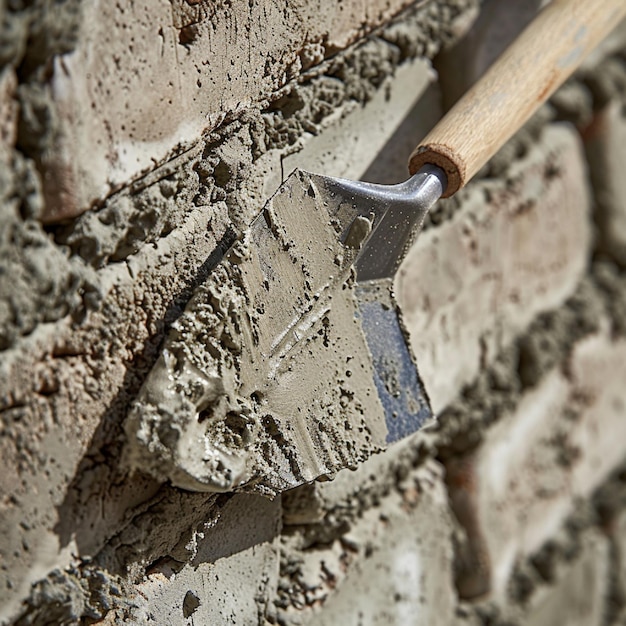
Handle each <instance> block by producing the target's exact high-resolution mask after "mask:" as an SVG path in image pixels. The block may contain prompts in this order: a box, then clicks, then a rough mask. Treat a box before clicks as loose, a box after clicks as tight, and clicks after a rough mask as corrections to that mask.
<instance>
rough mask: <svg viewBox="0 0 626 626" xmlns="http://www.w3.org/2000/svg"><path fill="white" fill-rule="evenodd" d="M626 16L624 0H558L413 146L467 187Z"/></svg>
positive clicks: (452, 185)
mask: <svg viewBox="0 0 626 626" xmlns="http://www.w3.org/2000/svg"><path fill="white" fill-rule="evenodd" d="M624 15H626V0H552V2H551V3H550V4H549V5H548V6H547V7H546V8H545V9H543V10H542V11H541V12H540V13H539V14H538V15H537V17H536V18H535V19H534V20H533V22H532V23H531V24H530V25H529V26H528V27H527V28H526V30H524V32H523V33H522V34H521V35H520V36H519V37H518V38H517V39H516V40H515V42H514V43H513V44H512V45H511V46H510V47H509V48H508V49H507V50H506V51H505V52H504V53H503V54H502V56H501V57H500V58H499V59H498V60H497V61H496V62H495V63H494V65H493V66H492V67H491V68H490V69H489V70H488V71H487V73H486V74H485V75H484V76H483V77H482V78H481V79H480V80H479V81H478V82H477V83H476V84H475V85H474V86H473V87H472V88H471V89H470V90H469V91H468V92H467V93H466V94H465V95H464V96H463V98H462V99H461V100H460V101H459V102H458V103H457V104H456V105H455V106H454V107H453V108H452V109H451V110H450V112H449V113H448V114H447V115H446V116H445V117H444V118H443V119H442V120H441V121H440V122H439V123H438V124H437V126H435V128H434V129H433V130H432V131H431V132H430V133H429V134H428V135H427V136H426V138H425V139H424V141H423V142H422V143H421V144H420V145H419V146H418V147H417V148H415V150H414V151H413V154H411V157H410V160H409V171H410V173H411V175H413V174H415V172H417V171H418V170H419V169H420V168H421V167H422V166H423V165H425V164H427V163H433V164H435V165H438V166H439V167H441V168H442V169H443V170H444V171H445V172H446V174H447V176H448V186H447V188H446V190H445V192H444V194H443V197H444V198H446V197H448V196H451V195H452V194H454V193H455V192H456V191H458V190H459V189H460V188H461V187H463V186H464V185H465V184H466V183H467V182H468V181H469V180H470V179H471V178H472V177H473V176H474V174H476V172H477V171H478V170H479V169H480V168H481V167H482V166H483V165H484V164H485V163H486V162H487V161H488V160H489V159H490V158H491V157H492V156H493V155H494V154H495V153H496V152H497V151H498V149H499V148H500V147H501V146H502V145H503V144H504V143H505V142H506V141H507V140H508V139H509V138H510V137H511V135H513V134H514V133H515V132H516V131H517V130H518V129H519V128H520V127H521V126H522V125H523V124H524V122H526V120H528V118H529V117H530V116H531V115H532V114H533V113H534V112H535V111H536V110H537V108H539V106H540V105H541V104H543V102H545V100H547V99H548V98H549V97H550V95H551V94H552V93H553V92H554V91H555V90H556V89H557V87H559V85H561V84H562V83H563V82H564V81H565V79H566V78H567V77H568V76H569V75H570V74H571V73H572V72H573V71H574V70H575V69H576V68H577V67H578V66H579V65H580V63H581V61H582V60H583V59H584V57H585V56H586V54H587V53H588V52H590V51H591V50H592V49H593V48H594V47H595V46H596V44H598V43H599V42H600V41H601V40H602V39H603V38H604V37H605V36H606V35H607V34H608V33H609V32H610V31H611V30H612V28H613V27H614V26H616V25H617V24H618V22H619V21H620V19H622V18H623V17H624Z"/></svg>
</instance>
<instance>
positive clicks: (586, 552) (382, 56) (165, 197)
mask: <svg viewBox="0 0 626 626" xmlns="http://www.w3.org/2000/svg"><path fill="white" fill-rule="evenodd" d="M522 5H524V6H522ZM535 5H536V3H533V2H526V0H519V1H518V0H516V6H517V8H518V9H520V7H521V9H520V11H522V13H523V12H524V11H526V12H528V10H529V7H534V6H535ZM480 7H481V3H480V2H478V1H477V0H426V1H421V0H420V1H418V2H408V1H407V2H405V1H404V0H389V1H380V0H371V1H370V0H368V1H367V2H356V1H352V0H343V2H337V3H331V4H329V3H322V2H317V3H306V2H299V1H297V0H285V1H284V2H282V3H281V2H279V3H276V2H266V1H265V0H253V1H251V2H249V3H243V4H242V3H231V2H208V1H206V2H205V1H204V0H200V1H196V0H171V1H166V0H162V1H159V2H158V3H147V2H127V1H126V0H121V1H120V2H117V3H113V4H111V3H106V2H105V3H102V2H96V1H95V0H83V1H82V2H81V1H79V0H59V1H55V2H52V1H51V0H33V1H29V2H21V1H19V0H7V1H6V2H0V219H1V220H2V228H1V229H0V420H1V421H0V455H1V457H2V459H3V467H4V468H5V471H4V472H3V474H2V477H1V478H0V622H1V623H3V624H15V625H21V624H23V625H27V624H28V625H31V626H37V625H39V624H47V623H54V624H94V623H101V624H118V623H131V624H133V623H134V624H144V623H154V624H181V625H183V624H185V625H188V624H194V623H195V624H198V623H201V622H210V623H237V624H268V623H269V624H285V625H286V624H290V625H294V626H295V625H296V624H306V623H312V624H332V623H344V622H346V623H355V624H358V623H363V624H366V623H367V624H377V625H378V624H398V625H400V624H402V625H404V624H408V623H415V624H423V623H424V624H425V623H428V624H437V623H441V624H456V623H458V624H466V625H467V626H469V625H470V624H471V625H472V626H474V625H476V626H478V625H479V624H480V625H485V624H491V625H492V626H493V625H495V624H499V625H500V626H504V624H511V623H528V624H537V625H539V624H548V623H560V622H563V623H565V622H568V621H569V622H571V623H581V624H582V623H589V624H596V623H602V622H601V619H604V622H605V623H606V624H607V625H609V624H610V625H611V626H612V624H613V623H618V620H619V619H623V614H624V606H626V602H625V601H624V598H626V581H625V578H626V577H625V576H624V571H623V564H624V558H623V553H624V547H623V545H622V543H623V541H622V538H621V536H620V533H621V532H622V531H621V530H620V529H623V526H624V522H623V519H622V518H623V510H624V507H625V506H626V498H622V497H620V496H616V495H615V494H619V493H622V492H621V491H620V489H621V487H620V485H622V483H623V476H622V474H623V462H624V451H623V446H621V441H622V439H623V436H620V434H619V433H621V431H622V430H623V426H622V423H623V419H622V418H623V407H624V406H625V405H624V403H625V402H626V399H624V395H623V390H622V385H621V380H622V379H623V376H622V375H621V369H622V367H623V363H624V362H625V361H626V356H625V355H624V337H625V336H626V324H625V323H624V319H625V314H626V313H625V312H626V280H625V278H624V259H623V255H622V251H621V248H620V241H621V239H620V237H621V231H620V228H621V226H620V224H621V223H622V221H623V219H622V218H623V213H624V211H623V208H624V206H625V204H624V201H625V198H624V197H623V196H624V191H623V189H622V186H621V183H620V180H621V179H620V174H619V172H620V169H619V160H620V154H621V152H620V146H619V137H620V136H621V135H620V134H619V133H621V125H622V122H623V120H622V119H621V117H620V115H621V109H622V108H623V104H624V85H625V84H626V83H625V82H624V76H626V73H625V71H624V67H625V63H624V49H625V47H624V39H623V30H619V31H617V32H616V34H615V35H614V36H612V38H611V39H610V40H608V41H607V42H606V43H605V44H604V45H603V47H602V49H601V50H600V51H599V52H597V53H595V54H594V55H593V57H592V58H591V60H590V61H588V63H587V64H586V65H585V66H584V67H583V68H582V70H581V71H580V72H579V74H578V75H577V76H576V77H575V78H574V79H572V81H570V83H568V85H567V86H566V87H565V88H564V89H563V90H561V91H560V92H559V94H557V95H556V96H555V97H554V99H553V100H552V102H551V103H550V104H549V105H548V106H546V107H544V109H542V111H541V112H540V113H539V114H538V115H537V116H536V117H535V118H534V119H533V120H531V122H530V123H529V125H528V126H527V127H526V128H525V129H523V130H522V131H521V132H520V133H519V134H518V135H517V136H516V137H515V138H513V139H512V140H511V141H510V142H509V143H508V144H507V145H506V146H505V147H504V148H503V150H502V151H501V152H500V154H499V155H497V157H496V158H494V160H493V161H492V162H491V163H490V164H489V165H488V166H486V167H485V168H484V169H483V171H482V172H481V175H480V176H481V178H480V180H477V181H475V183H473V185H472V186H471V187H470V188H469V189H468V190H467V191H466V192H464V193H462V194H460V195H459V197H458V198H456V199H453V200H449V201H446V202H443V203H441V204H439V205H438V207H437V208H436V210H435V211H433V213H432V214H431V216H430V217H429V219H428V221H427V223H426V231H425V232H424V233H423V234H422V236H421V237H420V238H419V239H418V241H417V245H416V246H414V248H413V250H412V251H411V253H410V255H409V258H408V259H407V260H406V263H405V264H404V265H403V271H402V275H401V276H400V278H399V281H398V283H397V284H396V296H397V297H396V301H397V303H399V305H400V308H401V309H402V310H401V313H402V316H403V317H402V319H403V320H404V325H405V328H406V330H407V331H408V332H409V333H410V336H411V342H412V349H413V351H414V352H415V354H416V356H417V362H418V366H419V370H420V373H421V374H422V377H423V378H424V380H425V382H426V385H427V389H428V391H429V392H430V393H431V398H432V399H434V401H435V406H436V409H437V412H438V413H439V420H438V422H437V423H434V424H432V425H431V426H429V427H428V428H426V429H424V430H422V431H420V432H419V433H417V434H415V435H413V436H411V437H409V438H407V439H406V440H404V441H402V442H400V443H397V444H394V445H392V446H391V447H390V448H389V450H388V451H387V452H385V453H384V454H379V455H374V456H370V454H371V453H372V452H374V451H376V450H378V449H379V448H380V447H382V445H381V442H382V439H384V436H383V435H384V433H383V432H382V428H379V426H380V424H381V423H382V419H383V418H382V413H381V409H380V406H379V403H378V401H377V399H376V394H375V393H374V392H373V388H372V384H371V381H372V362H371V360H370V354H369V353H368V350H367V348H366V347H365V345H364V337H363V335H362V334H361V333H360V330H359V322H358V319H356V318H355V315H354V313H355V302H354V285H353V277H352V275H351V272H350V270H349V262H350V255H351V254H353V253H354V251H353V250H352V251H351V250H346V248H345V247H344V246H343V244H339V243H338V239H337V237H336V235H337V233H336V232H333V229H332V228H331V227H329V220H328V217H329V216H325V215H324V214H323V211H321V210H320V207H319V206H318V205H317V204H316V200H315V198H314V197H313V196H314V195H315V194H313V196H312V195H309V194H308V190H309V189H310V188H311V187H310V186H309V185H308V184H304V183H303V186H302V189H301V192H302V198H301V199H300V201H299V204H301V200H304V201H305V204H306V203H308V204H307V205H306V206H307V207H308V210H307V211H306V213H304V212H302V214H298V213H297V212H296V211H294V210H293V206H292V207H291V208H290V209H289V208H288V209H285V210H286V211H287V213H281V216H282V217H284V216H285V215H287V214H289V219H288V220H286V221H284V220H283V219H282V217H281V219H279V220H274V222H272V211H271V206H270V208H269V210H268V211H267V212H266V214H265V217H263V216H262V217H261V219H265V218H267V220H268V229H267V231H266V233H267V234H268V235H269V234H271V237H270V238H273V241H272V243H271V245H270V246H269V247H268V248H267V249H266V250H267V257H266V258H261V257H262V255H261V256H259V255H257V252H258V250H259V246H258V243H259V242H258V241H255V240H254V238H253V237H252V236H251V234H252V233H253V232H254V230H251V229H250V226H251V223H252V222H253V220H254V219H255V218H256V217H257V216H259V215H260V214H261V213H262V209H263V206H264V204H265V202H266V200H267V199H268V198H269V197H270V196H271V195H272V194H273V193H274V192H275V191H276V189H277V188H278V186H279V184H280V183H281V182H282V181H283V180H284V179H285V178H286V177H287V176H288V174H289V173H290V171H291V170H292V169H293V168H295V167H304V168H305V169H310V170H312V171H319V172H320V173H326V174H331V175H333V174H334V175H345V176H350V177H355V178H358V177H361V176H363V177H365V178H367V179H371V180H377V181H383V182H392V181H396V180H399V179H402V178H403V177H404V174H405V172H404V169H403V168H404V159H405V158H406V154H408V152H409V151H410V150H411V149H412V147H413V144H414V143H415V142H416V141H417V140H418V139H419V135H422V134H424V133H425V132H426V131H427V129H428V127H429V126H431V125H432V124H433V123H434V121H435V120H436V119H437V117H438V116H439V115H440V114H441V111H442V109H443V104H442V100H446V99H447V98H448V97H449V95H450V93H449V91H450V87H449V86H446V85H450V84H453V85H455V84H456V82H455V81H456V79H454V77H453V76H452V75H451V74H450V75H448V76H445V74H446V73H448V72H449V71H450V70H446V68H445V63H442V62H441V61H442V58H439V59H435V60H434V57H435V56H436V55H437V54H439V53H440V52H441V51H442V50H443V49H444V48H445V49H447V50H448V52H449V58H448V60H449V59H450V58H452V59H454V58H455V54H456V55H458V54H459V50H461V49H463V50H464V52H463V53H462V54H464V55H467V59H466V60H467V62H468V66H471V67H478V66H480V62H481V60H480V58H479V51H477V49H476V48H475V47H473V44H472V45H469V46H466V47H465V48H459V47H456V46H454V43H455V42H457V41H458V40H459V39H460V38H462V37H463V36H464V34H465V33H468V32H469V33H470V37H469V38H470V40H471V38H472V37H474V41H475V42H476V44H475V45H476V46H478V47H479V48H480V49H481V50H488V49H491V48H492V47H493V46H494V45H495V44H496V42H495V41H491V40H490V39H491V37H492V35H490V34H484V33H483V35H482V37H483V39H481V36H478V37H477V38H476V37H475V35H472V34H471V33H476V32H477V31H476V29H474V30H472V24H473V23H474V21H475V20H476V18H477V17H478V16H479V15H480ZM485 20H486V21H487V22H489V15H487V14H486V13H483V14H482V21H479V22H477V24H478V25H480V24H481V23H484V21H485ZM514 26H516V25H514ZM622 28H623V27H622ZM479 30H480V29H479ZM505 30H508V27H507V28H504V26H503V28H502V32H500V33H498V37H497V38H498V39H506V38H507V37H508V38H510V37H511V32H512V31H511V32H504V31H505ZM481 32H482V31H481ZM489 32H492V33H493V30H492V31H489ZM494 37H495V35H494ZM485 38H486V39H487V41H486V40H485ZM496 47H497V46H496ZM447 54H448V53H447ZM472 55H478V56H474V57H473V58H470V57H472ZM433 66H434V67H437V68H439V72H440V74H439V75H438V74H436V73H435V72H434V71H433V69H432V67H433ZM554 120H556V121H559V120H560V121H567V122H569V123H570V126H563V124H553V123H552V122H553V121H554ZM577 133H578V134H579V135H580V140H582V142H583V144H584V150H582V149H581V147H580V140H579V139H578V138H577V136H576V134H577ZM588 172H589V175H588ZM303 180H304V179H303ZM275 202H280V200H276V199H275ZM294 206H295V205H294ZM289 211H291V213H289ZM316 220H317V221H316ZM339 221H340V220H339ZM285 228H287V229H291V230H290V231H288V230H285ZM272 229H273V230H272ZM320 233H322V234H323V235H324V237H325V239H324V240H323V242H322V241H321V239H320ZM322 248H324V249H322ZM237 255H241V256H240V260H242V259H244V258H252V257H254V256H255V255H257V256H256V257H255V259H256V260H255V261H254V262H253V263H252V266H251V267H252V268H253V271H252V270H251V271H250V272H249V273H248V274H247V275H245V276H242V275H237V271H238V267H241V266H238V265H237V262H236V261H237V258H236V257H237ZM246 255H249V256H246ZM342 255H343V257H342ZM294 261H295V262H294ZM270 262H271V263H276V264H277V265H276V267H278V266H279V265H280V272H275V274H274V283H271V281H269V280H268V284H267V285H265V284H264V281H263V280H262V276H265V278H266V280H267V277H268V276H270V272H268V266H269V265H270ZM331 275H332V276H333V278H332V279H330V278H329V276H331ZM270 283H271V284H270ZM268 285H269V286H270V287H271V289H270V290H269V292H271V294H272V295H271V297H267V293H269V292H268V289H267V286H268ZM289 289H291V291H289ZM294 295H295V296H301V297H302V300H301V301H296V300H297V298H293V297H292V298H290V296H294ZM390 297H392V296H390ZM307 298H309V299H310V300H309V299H307ZM392 298H393V297H392ZM396 301H394V300H393V299H392V300H391V302H396ZM307 312H308V317H307V314H306V313H307ZM294 318H297V319H298V320H299V321H303V322H304V325H300V326H298V327H297V328H296V327H293V326H290V324H291V322H292V321H293V319H294ZM325 320H329V321H325ZM279 326H280V327H283V328H285V329H287V333H286V334H285V335H284V336H283V341H282V342H281V341H278V343H276V341H275V339H276V337H275V333H276V329H277V328H278V327H279ZM290 333H291V334H290ZM246 335H247V336H246ZM302 337H304V338H305V341H301V339H302ZM294 342H295V344H297V346H298V349H299V350H301V352H299V353H298V354H299V360H297V359H292V360H291V361H290V360H289V359H284V360H283V364H284V367H283V369H281V368H280V367H278V366H277V359H276V358H273V357H272V355H274V356H275V355H276V354H280V355H283V356H284V355H285V354H287V355H289V354H292V353H293V354H295V352H293V345H291V344H293V343H294ZM268 355H269V356H268ZM296 361H297V363H296ZM294 364H296V365H298V367H295V365H294ZM290 367H291V369H290ZM368 394H369V395H368ZM270 400H271V401H272V402H273V404H272V405H271V407H270ZM268 407H270V408H268ZM272 407H273V408H272ZM277 407H278V408H277ZM297 409H300V411H301V412H302V414H303V415H304V417H302V418H300V417H298V415H299V412H298V410H297ZM164 416H165V417H164ZM294 416H296V418H295V419H294ZM298 420H300V421H298ZM209 423H210V424H211V428H205V425H207V424H209ZM346 424H348V425H349V426H350V427H351V429H352V430H350V431H348V432H349V435H348V436H346V434H345V428H347V426H346ZM339 426H341V427H342V428H343V429H344V430H343V431H342V430H341V428H339ZM207 433H209V435H210V436H207ZM303 433H306V436H307V437H310V438H312V440H313V439H314V440H315V445H314V446H312V447H311V446H310V441H309V440H307V439H306V437H303ZM211 437H213V439H211ZM293 449H297V450H298V454H297V455H293V456H290V450H293ZM311 450H312V452H311ZM307 451H308V452H307ZM366 457H369V458H367V460H366ZM207 461H208V463H207ZM346 465H348V466H351V467H355V468H356V469H355V471H350V470H343V471H341V472H339V473H338V474H336V475H335V470H336V468H338V467H343V466H346ZM207 467H208V471H207ZM277 468H278V469H277ZM131 469H132V470H134V471H131ZM612 472H613V474H612ZM615 472H617V475H616V474H615ZM619 472H622V474H619ZM620 476H622V477H620ZM316 477H318V478H319V480H318V481H316V482H312V481H313V479H314V478H316ZM244 482H245V483H247V484H248V487H247V488H248V489H249V490H250V491H253V492H254V491H255V490H256V493H234V494H233V493H230V490H231V488H232V487H236V486H238V485H240V484H241V483H244ZM207 484H208V485H210V487H211V488H209V489H207V490H206V491H226V492H227V493H206V492H202V491H200V492H191V491H189V490H188V489H186V488H188V487H190V486H191V487H192V488H194V489H196V488H198V486H200V487H201V488H204V487H206V486H207ZM294 484H298V485H300V486H299V487H297V488H295V489H290V490H288V491H285V492H284V493H280V495H278V494H279V492H282V491H283V490H284V489H285V488H287V487H291V486H293V485H294ZM181 486H182V487H184V488H181ZM582 512H584V513H585V514H584V515H582ZM579 513H580V515H579ZM583 518H584V519H583ZM581 519H582V520H583V521H581ZM468 570H469V571H470V572H471V574H472V575H471V577H470V580H468V574H467V573H468ZM496 592H497V593H496ZM576 620H578V621H576ZM581 620H582V621H581Z"/></svg>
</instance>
